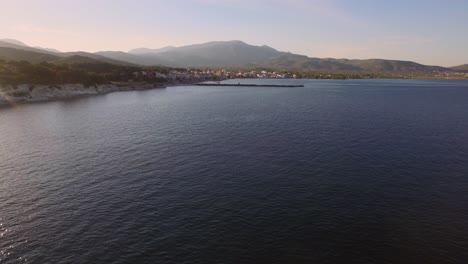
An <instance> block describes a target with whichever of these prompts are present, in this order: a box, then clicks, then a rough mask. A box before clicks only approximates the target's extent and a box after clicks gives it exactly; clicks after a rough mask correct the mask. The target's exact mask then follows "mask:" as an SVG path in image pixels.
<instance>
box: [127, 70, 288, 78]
mask: <svg viewBox="0 0 468 264" xmlns="http://www.w3.org/2000/svg"><path fill="white" fill-rule="evenodd" d="M133 76H134V79H135V80H161V81H213V80H224V79H232V78H277V79H285V78H297V76H296V75H295V74H289V73H281V72H274V71H273V72H271V71H232V70H224V69H223V70H171V71H169V72H166V73H161V72H158V71H151V70H142V71H138V72H134V73H133Z"/></svg>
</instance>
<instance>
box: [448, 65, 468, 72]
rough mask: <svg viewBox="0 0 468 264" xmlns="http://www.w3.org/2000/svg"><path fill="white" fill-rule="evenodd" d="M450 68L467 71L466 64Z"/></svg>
mask: <svg viewBox="0 0 468 264" xmlns="http://www.w3.org/2000/svg"><path fill="white" fill-rule="evenodd" d="M451 69H452V70H455V71H460V72H466V73H468V64H463V65H459V66H455V67H451Z"/></svg>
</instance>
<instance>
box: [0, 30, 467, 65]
mask: <svg viewBox="0 0 468 264" xmlns="http://www.w3.org/2000/svg"><path fill="white" fill-rule="evenodd" d="M0 59H3V60H26V61H30V62H32V63H39V62H43V61H47V62H61V63H73V62H76V61H80V62H105V63H112V64H121V65H141V66H153V65H154V66H155V65H160V66H168V67H194V68H204V67H211V68H220V67H226V68H267V69H275V70H300V71H320V72H359V73H363V72H366V73H394V74H397V73H405V74H432V73H440V72H455V71H458V72H468V64H465V65H460V66H456V67H452V68H446V67H441V66H428V65H422V64H419V63H416V62H411V61H399V60H384V59H367V60H350V59H333V58H311V57H307V56H304V55H298V54H293V53H290V52H282V51H278V50H276V49H274V48H272V47H269V46H266V45H264V46H254V45H249V44H247V43H245V42H242V41H238V40H234V41H213V42H208V43H204V44H195V45H188V46H182V47H172V46H170V47H165V48H161V49H150V48H137V49H132V50H130V51H128V52H123V51H100V52H96V53H89V52H82V51H78V52H60V51H58V50H55V49H50V48H41V47H31V46H28V45H26V44H24V43H22V42H20V41H18V40H14V39H0Z"/></svg>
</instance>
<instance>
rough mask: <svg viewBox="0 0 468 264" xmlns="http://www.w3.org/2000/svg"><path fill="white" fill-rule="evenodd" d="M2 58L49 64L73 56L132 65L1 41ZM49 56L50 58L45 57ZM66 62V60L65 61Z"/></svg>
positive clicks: (90, 55) (104, 58)
mask: <svg viewBox="0 0 468 264" xmlns="http://www.w3.org/2000/svg"><path fill="white" fill-rule="evenodd" d="M0 50H1V51H0V58H2V59H4V60H16V61H20V60H24V61H29V62H31V63H40V62H43V61H46V62H49V61H53V60H54V59H55V58H59V57H65V58H66V57H71V56H81V57H85V58H90V59H93V60H92V61H93V62H95V61H101V62H105V63H111V64H119V65H131V63H129V62H126V61H118V60H113V59H111V58H107V57H104V56H100V55H99V54H94V53H89V52H82V51H77V52H59V51H57V50H54V49H45V48H40V47H30V46H27V45H26V44H24V43H22V42H20V41H17V40H10V39H7V40H0ZM45 55H49V56H45ZM64 61H66V60H64Z"/></svg>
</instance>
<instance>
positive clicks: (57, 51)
mask: <svg viewBox="0 0 468 264" xmlns="http://www.w3.org/2000/svg"><path fill="white" fill-rule="evenodd" d="M33 48H35V49H40V50H44V51H47V52H52V53H61V51H60V50H56V49H50V48H43V47H38V46H35V47H33Z"/></svg>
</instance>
